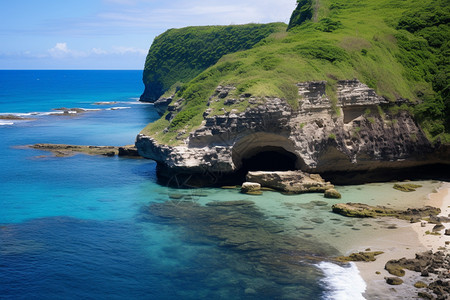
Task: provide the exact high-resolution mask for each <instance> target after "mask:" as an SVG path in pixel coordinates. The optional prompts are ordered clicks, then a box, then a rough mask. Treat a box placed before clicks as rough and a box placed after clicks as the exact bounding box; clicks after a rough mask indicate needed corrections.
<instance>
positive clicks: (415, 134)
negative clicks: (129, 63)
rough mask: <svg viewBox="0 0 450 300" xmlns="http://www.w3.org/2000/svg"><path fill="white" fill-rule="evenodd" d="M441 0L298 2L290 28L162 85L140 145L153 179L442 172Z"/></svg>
mask: <svg viewBox="0 0 450 300" xmlns="http://www.w3.org/2000/svg"><path fill="white" fill-rule="evenodd" d="M448 6H449V4H448V2H445V1H438V0H433V1H432V0H428V1H425V2H423V1H420V2H419V1H417V0H408V1H397V0H394V1H372V0H364V1H356V0H355V1H352V0H349V1H346V2H345V3H344V2H341V1H311V0H302V1H298V6H297V8H296V10H295V11H294V13H293V15H292V18H291V21H290V24H289V26H288V31H284V32H281V31H278V32H275V33H273V34H271V35H269V36H266V37H265V38H262V39H261V40H260V41H259V42H258V43H256V44H253V45H252V46H251V47H249V49H247V50H245V51H238V52H234V53H229V54H227V55H224V56H222V57H221V58H220V59H219V60H218V61H217V62H216V63H215V64H214V65H212V66H210V67H208V68H206V69H205V70H203V71H201V72H199V74H198V75H197V76H195V77H194V78H192V79H190V80H189V81H187V82H185V83H183V84H181V85H180V86H177V88H174V86H172V87H171V88H169V89H168V90H167V91H169V90H170V92H166V95H164V96H163V97H160V98H159V99H158V101H157V102H156V103H155V104H156V107H157V108H158V109H159V112H160V114H161V115H162V117H161V119H159V120H158V121H156V122H154V123H152V124H149V125H148V126H147V127H146V128H145V129H144V130H143V131H142V132H141V133H140V134H139V135H138V137H137V140H136V146H137V148H138V150H139V153H140V154H141V155H142V156H144V157H147V158H151V159H154V160H155V161H157V162H158V174H159V176H160V178H165V179H166V180H170V178H173V176H178V175H180V176H183V177H185V178H189V179H190V180H191V181H195V180H198V182H200V183H202V182H208V181H209V182H210V183H213V184H214V183H217V184H221V183H224V182H226V181H230V180H231V181H232V180H241V179H242V178H244V177H245V174H246V172H248V171H259V170H267V171H275V170H276V171H280V170H302V171H306V172H314V173H320V174H323V175H325V176H327V178H332V179H335V180H337V181H335V182H336V183H337V182H342V183H344V181H345V182H346V183H356V182H364V181H374V180H390V179H395V178H399V176H400V174H403V175H404V174H407V175H408V177H409V178H416V177H417V176H415V175H422V174H425V173H426V172H424V170H425V169H427V171H429V172H430V173H436V172H442V173H445V172H443V171H442V170H444V169H445V168H448V165H449V164H450V152H449V147H448V141H449V138H448V137H449V135H448V132H449V131H448V128H449V127H450V126H449V120H448V118H449V114H447V113H446V112H447V111H449V108H450V104H449V97H448V90H449V89H448V65H449V64H448V63H445V60H446V59H447V60H448V58H446V57H448V56H446V55H445V53H447V52H448V45H449V43H448V36H450V35H446V33H450V31H449V26H448V19H449V14H448V13H446V11H447V12H448V11H449V10H448V9H447V8H449V7H448ZM423 12H425V13H423ZM367 15H371V18H366V17H365V16H367ZM430 15H432V16H434V17H433V18H431V17H430ZM187 39H189V36H188V37H187ZM152 47H153V46H152ZM446 51H447V52H446ZM166 72H169V73H170V70H166ZM186 80H188V79H186ZM159 94H161V92H160V93H159ZM414 172H420V174H419V173H416V174H415V173H414ZM400 177H401V176H400Z"/></svg>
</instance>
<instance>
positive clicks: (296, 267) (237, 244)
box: [142, 201, 337, 298]
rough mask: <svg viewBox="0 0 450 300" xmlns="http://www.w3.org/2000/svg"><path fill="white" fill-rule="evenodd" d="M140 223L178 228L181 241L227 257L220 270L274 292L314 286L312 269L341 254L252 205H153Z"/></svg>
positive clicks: (227, 203) (314, 272) (244, 202)
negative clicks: (294, 232) (267, 284)
mask: <svg viewBox="0 0 450 300" xmlns="http://www.w3.org/2000/svg"><path fill="white" fill-rule="evenodd" d="M142 217H143V218H144V219H145V220H150V221H153V222H158V223H169V224H176V225H180V226H181V228H182V229H183V234H181V235H180V237H182V238H184V239H187V240H188V241H193V242H197V241H202V243H209V244H211V245H215V246H216V247H217V249H218V250H220V251H221V252H223V254H224V255H225V254H226V255H227V256H229V260H227V261H224V260H223V261H222V262H221V264H223V265H226V266H227V268H236V270H235V271H237V272H239V273H240V274H247V275H248V276H251V277H252V278H255V279H256V278H260V279H264V280H267V281H269V282H272V283H273V285H274V286H272V287H271V289H273V290H274V291H275V290H278V289H280V287H283V288H285V287H287V286H288V287H289V288H290V289H297V288H299V283H300V282H305V280H306V281H308V280H309V278H310V277H311V276H312V277H311V280H312V282H314V280H316V277H315V276H317V274H316V272H317V269H316V267H314V266H313V264H314V263H317V262H318V261H322V260H328V259H327V256H329V255H333V254H336V252H337V251H336V250H335V249H334V248H333V247H332V246H329V245H327V244H324V243H321V242H319V241H316V240H314V239H311V238H309V239H305V238H301V237H299V236H294V235H290V234H287V233H285V231H284V228H283V227H282V226H280V225H278V224H277V223H274V222H273V221H270V220H268V219H267V217H266V216H265V215H264V214H263V213H262V212H260V211H259V210H258V208H257V207H256V206H255V205H254V203H253V202H251V201H225V202H221V201H214V202H209V203H208V204H207V205H206V206H202V205H199V204H197V203H193V202H192V201H190V202H188V201H185V202H184V201H181V202H180V201H176V202H172V201H168V202H164V203H153V204H151V205H150V206H148V207H146V208H145V209H144V214H143V216H142ZM237 262H238V263H237ZM257 291H258V290H257ZM258 293H259V291H258ZM311 297H313V295H311ZM275 298H283V297H281V296H276V297H275Z"/></svg>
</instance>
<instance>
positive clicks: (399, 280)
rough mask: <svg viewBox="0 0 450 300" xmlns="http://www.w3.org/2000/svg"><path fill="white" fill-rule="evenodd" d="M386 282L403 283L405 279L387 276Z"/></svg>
mask: <svg viewBox="0 0 450 300" xmlns="http://www.w3.org/2000/svg"><path fill="white" fill-rule="evenodd" d="M386 283H387V284H390V285H400V284H402V283H403V280H401V279H400V278H398V277H387V278H386Z"/></svg>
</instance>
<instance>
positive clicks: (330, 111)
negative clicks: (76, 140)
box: [136, 80, 449, 178]
mask: <svg viewBox="0 0 450 300" xmlns="http://www.w3.org/2000/svg"><path fill="white" fill-rule="evenodd" d="M297 87H298V93H299V96H300V97H299V99H301V100H299V103H298V107H297V108H295V109H294V108H292V106H290V105H289V104H288V103H287V102H286V101H284V100H283V99H279V98H269V97H267V98H265V99H256V98H252V97H248V98H245V97H246V96H245V95H243V96H242V97H241V98H240V99H227V100H226V101H225V103H227V101H229V102H233V103H234V102H236V101H249V102H250V103H253V106H252V107H251V108H248V109H247V110H245V111H244V112H242V113H237V112H236V111H234V110H231V111H229V112H227V113H225V114H224V115H220V116H209V115H208V111H206V112H205V114H204V121H203V123H202V126H201V127H200V128H198V129H196V130H195V131H193V132H191V133H190V135H189V137H188V138H187V139H186V140H184V141H183V142H184V144H183V145H182V146H174V147H172V146H167V145H161V144H158V143H157V141H155V140H154V139H152V138H151V137H149V136H145V135H139V136H138V137H137V140H136V146H137V148H138V150H139V153H140V155H142V156H144V157H147V158H150V159H154V160H155V161H157V162H158V164H159V166H160V167H162V168H163V169H164V170H165V171H166V172H165V176H170V175H172V174H176V173H191V174H193V173H194V174H216V175H217V174H220V176H228V175H230V174H233V173H235V172H238V171H240V170H251V169H252V163H253V164H254V163H255V159H256V162H257V164H260V166H261V170H264V169H265V168H266V167H267V166H266V164H270V160H279V162H276V163H275V165H277V164H278V165H279V166H281V168H284V169H286V170H303V171H307V172H314V173H327V172H348V171H374V170H377V169H391V168H408V167H416V166H421V165H427V164H433V163H445V164H448V163H449V160H448V153H440V155H437V154H436V153H437V152H436V151H438V150H437V149H436V147H433V146H432V145H431V144H430V142H429V141H428V139H427V138H426V137H425V135H424V133H423V132H422V130H421V129H420V127H419V126H418V125H417V124H416V122H415V121H414V120H413V119H412V117H411V116H410V115H409V113H407V112H405V111H403V112H399V113H397V114H395V115H391V114H388V113H386V114H384V113H381V114H380V112H379V107H383V106H384V107H387V106H388V105H389V103H388V101H386V100H385V99H384V98H383V97H380V96H378V95H377V94H376V93H375V92H374V90H372V89H370V88H369V87H367V86H366V85H364V84H362V83H361V82H359V81H358V80H342V81H338V83H337V86H336V89H337V90H336V95H337V99H335V101H333V100H332V99H330V96H329V95H327V94H326V92H325V89H326V82H325V81H314V82H302V83H298V84H297ZM228 88H229V87H228ZM226 89H227V87H219V88H218V91H216V95H221V94H222V95H224V94H226ZM222 92H223V93H222ZM225 97H226V96H225ZM333 102H334V104H333ZM264 155H266V156H264ZM270 168H273V166H271V167H270ZM220 176H219V177H220ZM215 178H217V176H216V177H215Z"/></svg>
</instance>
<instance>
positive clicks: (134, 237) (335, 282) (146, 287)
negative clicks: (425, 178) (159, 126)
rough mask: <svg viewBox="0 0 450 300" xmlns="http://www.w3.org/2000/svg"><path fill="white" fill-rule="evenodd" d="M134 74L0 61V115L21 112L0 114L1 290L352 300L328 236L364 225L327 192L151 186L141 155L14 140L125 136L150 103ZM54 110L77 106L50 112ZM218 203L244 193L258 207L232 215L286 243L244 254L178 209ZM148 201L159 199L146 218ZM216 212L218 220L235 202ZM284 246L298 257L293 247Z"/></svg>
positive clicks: (22, 295)
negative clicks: (3, 65)
mask: <svg viewBox="0 0 450 300" xmlns="http://www.w3.org/2000/svg"><path fill="white" fill-rule="evenodd" d="M141 76H142V72H141V71H0V114H3V115H8V114H15V115H19V116H23V117H27V118H30V119H32V120H0V141H1V147H0V165H1V172H0V191H1V196H0V299H363V298H362V296H361V293H362V292H363V291H364V289H365V283H364V282H363V281H362V280H361V278H360V277H359V275H358V270H357V269H356V268H355V267H354V266H352V265H349V266H338V265H335V264H333V263H331V262H330V261H329V260H328V258H327V257H329V256H333V255H337V254H339V251H338V250H336V249H335V248H334V246H335V245H333V243H334V242H333V241H336V243H338V242H339V240H341V239H342V238H343V237H345V235H346V233H348V232H352V229H353V230H360V229H361V230H366V229H365V227H363V226H362V225H361V224H360V223H358V222H359V221H354V223H353V225H352V224H351V225H348V224H345V222H346V221H347V220H345V218H343V217H340V216H336V215H333V214H332V213H331V212H330V208H331V205H332V204H333V203H336V202H337V201H335V202H333V201H328V200H327V201H328V202H324V199H323V196H322V195H320V194H308V195H300V196H283V195H281V194H279V193H275V192H265V194H264V196H261V197H258V196H246V195H242V194H240V193H239V191H238V190H236V189H231V190H226V189H201V190H198V191H192V190H177V189H171V188H168V187H166V186H162V185H159V184H158V183H157V179H156V175H155V167H156V164H155V162H153V161H151V160H144V159H127V158H117V157H115V158H111V157H102V156H88V155H81V154H80V155H75V156H72V157H54V156H52V155H51V154H50V153H48V152H44V151H38V150H32V149H23V148H21V147H17V146H23V145H29V144H34V143H67V144H80V145H117V146H120V145H127V144H133V143H134V139H135V137H136V135H137V134H138V133H139V131H140V130H141V129H142V128H143V127H145V125H146V124H147V123H149V122H151V121H153V120H156V119H157V118H158V115H157V113H156V112H155V110H154V108H153V106H152V105H151V104H143V103H140V102H139V101H137V98H138V97H139V95H140V93H141V92H142V90H143V85H142V83H141ZM99 102H104V103H100V104H98V103H99ZM105 102H106V103H105ZM95 103H97V104H95ZM61 107H66V108H84V109H89V110H88V111H86V112H84V113H78V114H70V115H62V114H55V113H58V112H57V111H55V110H53V109H55V108H61ZM382 188H383V186H382V185H381V187H380V185H376V186H372V187H371V186H370V185H369V186H368V187H367V189H366V190H364V188H362V186H359V187H358V186H355V187H341V192H342V194H343V195H344V197H346V198H345V199H346V201H351V200H352V197H354V198H355V199H358V200H359V202H364V201H366V202H367V203H370V201H375V200H374V199H372V198H370V199H369V198H367V199H365V198H364V197H365V196H364V195H367V193H371V191H373V190H378V191H380V189H382ZM371 189H372V190H371ZM389 192H391V193H392V191H391V190H389ZM380 195H381V196H380V197H384V196H383V195H382V193H381V194H380ZM183 199H184V200H183ZM229 200H251V201H254V202H255V207H253V208H252V209H256V212H255V211H254V210H249V211H242V209H241V210H239V213H242V214H243V216H244V217H245V218H246V220H247V221H246V222H249V223H248V224H244V225H242V224H241V225H239V226H243V227H242V228H245V229H247V228H255V226H253V225H252V224H263V225H261V226H265V227H261V228H260V231H262V235H261V237H263V239H264V243H266V245H267V244H271V241H273V243H272V244H273V247H277V245H276V244H277V243H278V241H279V240H283V241H286V240H291V237H292V241H294V240H295V241H297V242H296V243H297V244H295V245H293V246H292V248H290V250H289V251H288V250H286V251H284V250H283V249H281V250H277V251H272V252H270V253H269V254H267V253H266V252H265V250H264V249H262V250H258V251H262V252H257V253H258V254H257V255H252V254H250V253H249V251H248V250H245V249H246V248H245V247H243V248H245V249H241V248H240V249H236V248H233V247H232V246H229V245H228V246H226V245H227V243H228V244H230V240H233V239H236V240H239V239H242V237H240V236H231V237H230V236H228V237H227V238H226V240H224V239H225V238H222V239H220V238H218V237H217V236H218V235H219V236H220V234H221V232H222V231H221V229H218V231H216V232H214V228H212V227H211V228H209V227H208V226H209V225H207V223H201V220H202V219H201V218H202V216H203V215H201V214H200V215H199V217H198V218H197V219H195V218H194V219H192V218H190V216H185V215H182V213H183V205H188V204H189V205H191V206H189V209H192V213H193V214H194V213H195V214H197V213H202V209H206V208H208V207H211V206H205V204H207V203H211V202H213V201H219V202H223V201H229ZM183 201H184V202H183ZM186 203H187V204H186ZM152 204H153V205H159V206H156V207H158V209H160V210H155V211H153V212H152V213H151V214H152V216H150V217H149V208H150V207H155V206H151V205H152ZM166 204H167V205H166ZM186 207H187V206H186ZM153 209H155V208H153ZM151 210H152V209H150V211H151ZM205 211H206V213H210V210H205ZM216 211H217V212H216ZM155 213H156V214H162V215H164V214H165V215H168V216H170V214H181V217H180V218H172V219H170V218H169V219H165V218H164V217H161V216H159V217H157V216H155ZM214 213H217V214H218V215H217V218H218V219H221V220H225V221H224V222H225V223H221V224H222V226H223V224H225V226H227V223H226V220H227V218H231V219H232V216H233V215H234V214H235V213H236V212H235V211H233V210H232V209H231V210H230V209H228V208H227V209H226V210H225V209H224V210H220V209H217V210H214ZM347 222H348V221H347ZM205 224H206V225H205ZM234 225H236V224H234ZM234 225H233V226H234ZM230 226H231V225H230ZM236 226H238V225H236ZM252 226H253V227H252ZM266 227H267V228H266ZM351 227H352V228H351ZM258 228H259V227H258ZM273 228H275V229H276V230H274V229H273ZM211 230H212V231H211ZM231 234H235V233H233V232H232V233H231ZM236 234H238V233H236ZM258 236H260V235H258ZM246 238H247V239H248V238H249V237H246ZM280 238H281V239H280ZM333 238H334V239H333ZM299 241H300V242H299ZM246 242H247V241H246ZM259 242H260V241H258V240H256V241H251V245H255V244H256V245H258V243H259ZM292 243H294V242H292ZM303 247H304V249H305V250H302V249H303ZM325 248H326V249H329V250H326V251H325V250H324V249H325ZM274 249H278V248H274ZM269 250H270V249H269ZM293 253H295V255H298V254H299V253H301V256H299V257H298V258H297V256H295V257H294V258H292V255H294V254H293ZM319 253H320V255H319ZM324 253H325V254H324ZM290 256H291V257H290ZM316 256H317V259H315V258H314V257H316ZM286 257H287V259H288V260H290V261H293V263H292V268H291V267H290V266H289V265H283V266H284V267H285V269H279V267H278V265H277V264H278V263H279V259H278V258H280V260H281V261H283V259H284V260H286ZM266 258H270V261H266ZM311 258H313V259H311ZM270 266H273V268H271V267H270ZM290 272H291V273H292V274H294V275H293V277H288V278H287V279H289V278H291V279H292V278H294V279H295V280H287V279H286V274H288V275H289V274H291V273H290ZM282 273H285V274H282ZM348 282H352V283H353V284H352V285H348Z"/></svg>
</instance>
